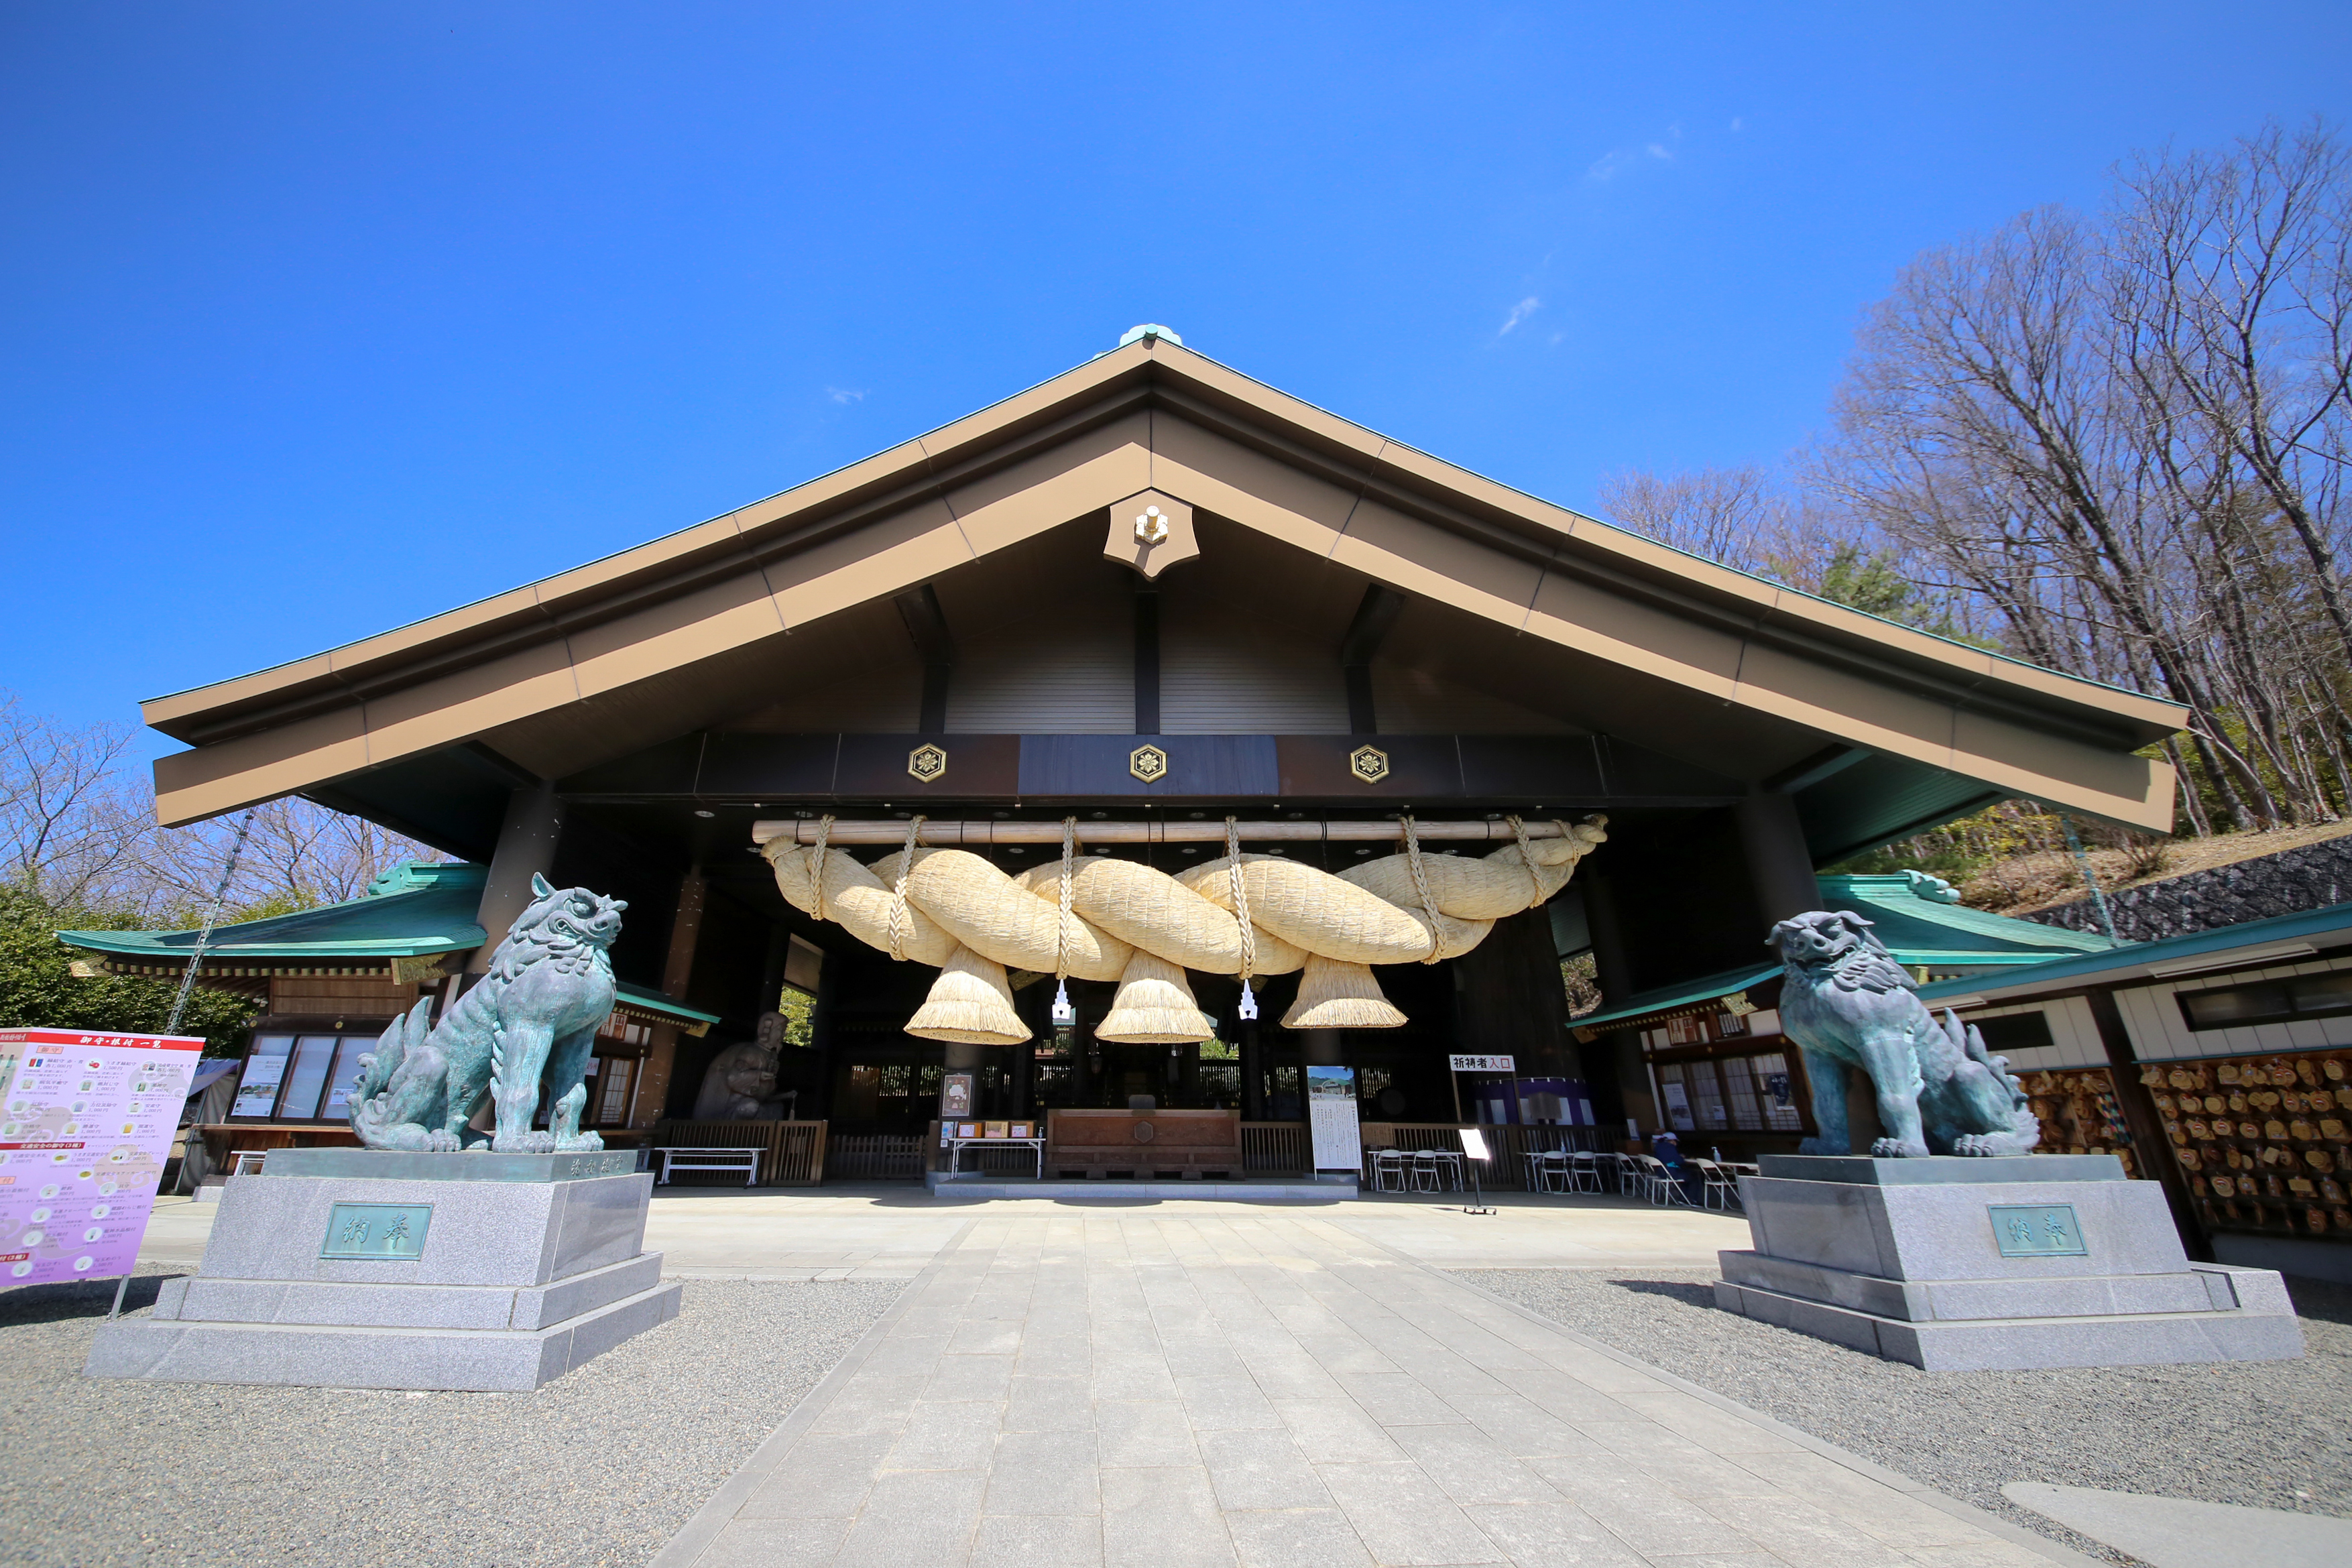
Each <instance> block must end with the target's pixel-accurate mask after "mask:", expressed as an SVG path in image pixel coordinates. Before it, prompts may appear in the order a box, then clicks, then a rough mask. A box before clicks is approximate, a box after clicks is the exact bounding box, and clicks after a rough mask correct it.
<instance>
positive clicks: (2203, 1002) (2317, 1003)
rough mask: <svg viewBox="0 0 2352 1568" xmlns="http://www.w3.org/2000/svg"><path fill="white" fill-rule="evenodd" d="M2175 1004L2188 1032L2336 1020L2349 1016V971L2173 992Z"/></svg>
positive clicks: (2351, 994)
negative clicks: (2186, 1024) (2247, 984)
mask: <svg viewBox="0 0 2352 1568" xmlns="http://www.w3.org/2000/svg"><path fill="white" fill-rule="evenodd" d="M2173 999H2174V1000H2175V1001H2177V1002H2179V1004H2180V1016H2181V1017H2182V1018H2183V1019H2186V1020H2187V1021H2188V1024H2189V1028H2190V1029H2192V1030H2209V1029H2237V1028H2240V1027H2242V1026H2243V1025H2246V1024H2257V1023H2291V1022H2294V1020H2296V1019H2322V1018H2340V1017H2342V1016H2343V1015H2344V1014H2346V1013H2352V970H2345V971H2341V972H2339V973H2336V974H2333V975H2295V976H2293V977H2289V978H2287V979H2284V980H2262V981H2257V982H2256V983H2254V984H2252V985H2250V986H2225V987H2221V988H2217V989H2214V990H2210V991H2177V992H2175V993H2174V994H2173Z"/></svg>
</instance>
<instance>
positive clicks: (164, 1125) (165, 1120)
mask: <svg viewBox="0 0 2352 1568" xmlns="http://www.w3.org/2000/svg"><path fill="white" fill-rule="evenodd" d="M204 1049H205V1042H204V1041H203V1040H195V1039H188V1038H184V1037H182V1036H177V1035H162V1034H98V1033H93V1032H89V1031H86V1030H73V1029H6V1030H0V1285H40V1284H47V1283H48V1282H49V1281H55V1280H82V1279H107V1278H110V1277H112V1276H114V1275H118V1274H128V1273H130V1272H131V1267H132V1265H133V1264H135V1263H136V1262H137V1261H138V1259H139V1243H140V1242H141V1240H142V1239H144V1238H145V1236H146V1234H147V1218H148V1216H149V1215H151V1214H152V1213H153V1212H154V1208H155V1188H156V1186H157V1184H158V1183H159V1182H160V1181H161V1180H162V1178H163V1161H164V1159H165V1158H166V1157H167V1156H168V1155H170V1154H171V1151H172V1139H173V1136H174V1134H177V1132H178V1131H179V1125H180V1109H181V1107H182V1106H183V1105H184V1104H185V1103H187V1098H188V1080H189V1077H190V1076H191V1075H192V1074H193V1073H194V1071H195V1070H196V1060H197V1058H198V1057H199V1056H200V1055H202V1054H203V1051H204Z"/></svg>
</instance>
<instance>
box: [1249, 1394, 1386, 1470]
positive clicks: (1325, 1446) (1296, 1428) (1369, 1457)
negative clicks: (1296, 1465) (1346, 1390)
mask: <svg viewBox="0 0 2352 1568" xmlns="http://www.w3.org/2000/svg"><path fill="white" fill-rule="evenodd" d="M1273 1404H1274V1410H1275V1414H1276V1415H1277V1416H1281V1417H1282V1423H1283V1425H1284V1426H1286V1427H1289V1428H1290V1436H1291V1439H1292V1440H1293V1441H1294V1442H1296V1443H1297V1445H1298V1448H1299V1451H1300V1452H1301V1453H1303V1454H1305V1455H1306V1456H1307V1458H1308V1459H1309V1460H1310V1461H1312V1462H1314V1463H1316V1464H1377V1463H1380V1462H1381V1461H1382V1460H1390V1459H1402V1458H1404V1457H1405V1455H1404V1450H1403V1449H1402V1448H1398V1447H1397V1446H1396V1443H1395V1442H1394V1440H1392V1439H1391V1437H1390V1436H1389V1434H1388V1432H1387V1430H1386V1429H1385V1428H1383V1427H1381V1424H1380V1423H1379V1422H1378V1421H1375V1420H1373V1419H1372V1417H1371V1415H1370V1412H1368V1411H1366V1410H1365V1408H1364V1407H1363V1406H1360V1405H1359V1404H1357V1403H1356V1402H1355V1401H1354V1400H1352V1399H1276V1400H1275V1401H1273Z"/></svg>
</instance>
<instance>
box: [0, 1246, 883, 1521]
mask: <svg viewBox="0 0 2352 1568" xmlns="http://www.w3.org/2000/svg"><path fill="white" fill-rule="evenodd" d="M174 1271H176V1270H174ZM165 1277H166V1274H165V1272H164V1271H163V1270H156V1271H154V1272H153V1273H152V1274H142V1277H141V1278H140V1279H139V1280H137V1281H134V1282H133V1283H132V1286H131V1303H132V1304H133V1305H135V1306H139V1307H152V1305H153V1304H154V1300H155V1290H156V1282H157V1281H159V1280H161V1279H163V1278H165ZM899 1289H900V1287H899V1286H898V1284H897V1283H896V1282H876V1283H868V1282H858V1283H851V1282H847V1281H843V1282H835V1283H815V1282H809V1283H761V1282H753V1281H703V1280H689V1281H687V1282H686V1295H685V1300H684V1303H683V1306H682V1309H681V1311H680V1312H679V1314H678V1316H677V1318H676V1319H674V1320H673V1321H671V1322H667V1323H665V1324H663V1325H662V1326H661V1327H660V1328H657V1329H655V1330H653V1331H651V1332H650V1333H644V1334H640V1335H638V1336H637V1337H636V1338H635V1339H633V1340H630V1341H629V1342H627V1343H625V1344H623V1345H621V1346H619V1347H618V1348H616V1349H614V1350H612V1351H610V1352H608V1353H606V1354H604V1355H602V1356H599V1357H597V1358H596V1359H595V1360H594V1361H593V1362H590V1363H589V1364H587V1365H585V1366H583V1367H580V1368H578V1369H576V1370H574V1371H572V1372H571V1373H569V1374H567V1375H564V1376H563V1377H562V1378H559V1379H558V1380H556V1381H555V1382H553V1383H551V1384H549V1385H547V1386H546V1387H544V1388H542V1389H541V1390H539V1391H538V1392H537V1393H535V1394H408V1393H402V1392H385V1391H378V1390H366V1389H331V1388H254V1387H242V1386H237V1387H225V1386H216V1385H200V1384H184V1383H124V1382H101V1381H97V1380H92V1379H85V1378H84V1377H83V1376H82V1375H81V1366H82V1362H83V1359H84V1358H85V1357H86V1356H87V1355H88V1354H89V1342H90V1334H91V1332H92V1329H93V1327H94V1326H95V1325H96V1324H97V1322H99V1321H100V1319H102V1318H103V1317H104V1316H105V1315H106V1308H107V1303H108V1301H110V1299H111V1298H112V1296H113V1293H114V1286H113V1281H105V1282H104V1284H103V1286H102V1287H92V1286H87V1285H54V1286H49V1285H37V1286H28V1287H23V1288H19V1289H16V1290H12V1291H5V1292H0V1452H5V1453H6V1454H7V1456H8V1466H9V1477H8V1482H9V1484H8V1486H7V1489H6V1491H5V1501H0V1563H9V1564H26V1565H33V1564H37V1565H39V1568H113V1565H115V1564H137V1565H138V1568H161V1565H163V1564H179V1563H206V1564H219V1563H240V1564H247V1565H249V1564H253V1563H264V1562H268V1563H327V1564H332V1565H333V1568H373V1565H374V1564H379V1563H383V1564H393V1563H403V1564H406V1563H431V1564H433V1565H434V1568H459V1565H461V1564H475V1563H480V1564H485V1565H488V1564H497V1565H499V1568H511V1565H519V1564H537V1563H545V1564H560V1565H561V1568H594V1565H602V1564H608V1563H609V1564H638V1563H645V1562H646V1561H647V1560H648V1559H649V1558H651V1557H652V1556H653V1554H654V1553H655V1552H657V1551H659V1550H660V1549H661V1547H662V1546H663V1544H664V1543H665V1542H667V1541H668V1539H669V1538H670V1536H671V1535H672V1534H674V1533H676V1531H677V1528H678V1527H679V1526H680V1525H682V1524H684V1523H685V1522H686V1521H687V1520H688V1517H689V1516H691V1515H692V1514H693V1512H694V1511H695V1510H696V1509H698V1508H699V1507H701V1506H702V1504H703V1502H704V1501H705V1500H707V1499H708V1498H709V1496H710V1494H711V1493H712V1492H713V1491H715V1490H718V1488H719V1483H720V1482H721V1481H723V1480H725V1479H727V1477H728V1476H730V1475H731V1474H732V1473H733V1472H734V1470H735V1469H736V1468H737V1467H738V1466H739V1465H740V1464H741V1463H742V1462H743V1460H744V1459H746V1458H749V1457H750V1456H751V1450H752V1449H753V1448H757V1447H758V1446H759V1443H760V1440H761V1438H762V1437H765V1436H767V1434H768V1433H769V1431H770V1430H772V1428H773V1427H775V1426H776V1424H777V1423H778V1422H779V1421H782V1419H783V1417H784V1416H785V1414H786V1413H787V1412H788V1411H790V1410H791V1409H792V1407H793V1405H794V1404H795V1403H796V1402H797V1401H798V1400H799V1399H800V1397H801V1396H802V1395H803V1394H805V1393H807V1392H808V1390H809V1389H811V1388H812V1387H814V1386H815V1385H816V1383H817V1380H818V1379H820V1378H822V1377H823V1376H824V1375H825V1373H826V1372H828V1371H830V1370H831V1369H832V1367H833V1366H834V1364H835V1363H836V1362H838V1361H839V1360H840V1359H841V1357H842V1355H843V1354H845V1353H846V1352H847V1350H848V1349H849V1347H850V1346H851V1345H853V1344H855V1343H856V1342H857V1339H858V1336H859V1335H861V1334H863V1333H865V1332H866V1328H867V1327H868V1326H869V1325H871V1324H872V1323H873V1322H874V1321H875V1320H876V1319H877V1318H878V1317H880V1316H881V1315H882V1313H883V1312H884V1311H885V1310H886V1309H887V1308H888V1306H889V1305H890V1302H891V1301H892V1299H893V1298H895V1297H896V1296H897V1295H898V1291H899Z"/></svg>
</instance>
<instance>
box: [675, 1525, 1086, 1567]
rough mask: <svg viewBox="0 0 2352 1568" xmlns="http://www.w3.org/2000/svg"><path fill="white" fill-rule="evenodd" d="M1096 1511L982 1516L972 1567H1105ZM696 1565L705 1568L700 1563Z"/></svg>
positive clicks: (972, 1544)
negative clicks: (1089, 1512) (1103, 1565)
mask: <svg viewBox="0 0 2352 1568" xmlns="http://www.w3.org/2000/svg"><path fill="white" fill-rule="evenodd" d="M1102 1560H1103V1549H1102V1520H1101V1518H1100V1516H1098V1515H1096V1514H1009V1515H995V1514H986V1513H983V1514H982V1515H981V1519H980V1530H979V1532H978V1533H977V1534H976V1535H974V1536H973V1538H972V1543H971V1559H970V1563H971V1568H1102ZM695 1568H702V1564H701V1563H697V1564H696V1565H695Z"/></svg>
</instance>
